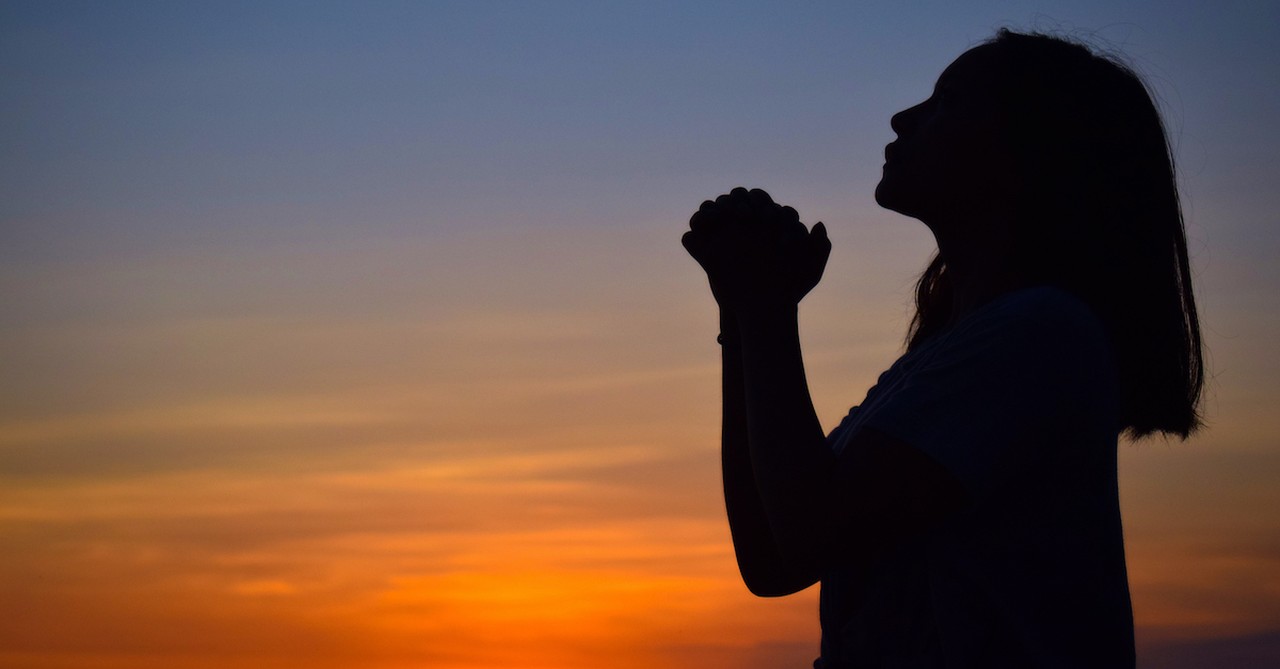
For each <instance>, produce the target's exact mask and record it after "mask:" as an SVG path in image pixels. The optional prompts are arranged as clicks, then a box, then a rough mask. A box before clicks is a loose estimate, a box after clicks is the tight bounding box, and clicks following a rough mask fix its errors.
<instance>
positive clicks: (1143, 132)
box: [877, 30, 1204, 436]
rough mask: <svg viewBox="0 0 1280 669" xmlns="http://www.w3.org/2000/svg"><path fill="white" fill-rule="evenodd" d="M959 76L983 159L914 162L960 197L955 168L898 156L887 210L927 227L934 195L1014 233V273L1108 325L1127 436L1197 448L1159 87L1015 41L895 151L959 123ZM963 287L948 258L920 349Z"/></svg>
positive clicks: (1182, 262) (1039, 43)
mask: <svg viewBox="0 0 1280 669" xmlns="http://www.w3.org/2000/svg"><path fill="white" fill-rule="evenodd" d="M954 72H959V73H960V75H962V76H961V77H960V81H962V82H965V83H967V84H968V86H967V94H969V95H974V96H980V97H981V100H980V101H974V102H971V103H970V104H971V107H970V110H971V111H973V113H976V114H980V115H981V116H982V117H983V118H982V119H980V120H978V119H970V120H968V121H966V124H967V127H968V128H970V129H971V130H973V131H974V135H975V136H976V137H978V139H976V140H975V139H970V140H968V145H966V146H964V147H963V148H964V149H965V150H966V151H969V152H971V153H973V154H974V155H971V156H970V157H967V158H966V157H965V156H964V155H963V154H952V155H940V156H935V157H933V158H930V159H928V160H926V159H924V158H920V157H918V156H915V155H912V154H911V153H909V152H908V153H906V155H905V156H903V157H904V159H905V158H912V159H913V160H917V161H918V163H915V164H930V163H938V164H944V165H947V166H948V167H947V170H949V174H952V175H963V176H960V177H958V181H957V184H958V186H957V187H947V186H945V185H941V184H938V183H937V182H936V179H934V177H937V176H940V175H941V173H942V171H941V170H936V171H934V172H929V171H928V170H924V172H923V173H916V172H909V171H907V170H904V171H903V172H904V173H903V174H897V173H895V172H894V168H895V167H896V165H894V163H895V162H896V160H895V159H897V158H898V157H899V156H898V155H897V154H896V153H895V152H892V151H890V160H889V161H888V162H887V164H886V167H885V179H884V181H883V182H882V183H881V186H880V187H878V188H877V199H878V200H880V201H881V203H882V204H884V205H885V206H887V207H889V208H891V209H894V210H897V211H901V212H903V213H907V214H908V215H912V216H917V217H919V218H921V219H922V220H925V221H926V222H930V221H929V219H928V216H931V215H932V214H933V213H934V212H933V211H931V208H932V207H936V206H941V205H937V204H931V203H928V202H925V201H924V200H922V199H921V198H927V197H933V198H934V199H939V200H940V202H941V203H942V204H943V205H949V204H950V203H951V202H957V203H959V204H960V205H961V206H967V207H970V208H974V209H975V210H976V211H988V212H991V213H992V214H993V215H998V216H999V217H1003V218H1004V219H1006V220H1007V221H1009V223H1008V224H1007V225H1006V227H1005V228H1004V230H1005V234H1007V235H1008V238H1007V240H1006V241H1007V245H1006V247H1005V248H1007V249H1008V251H1007V252H1006V253H1007V257H1006V258H1004V261H1005V263H1006V265H1007V267H1008V270H1009V271H1010V272H1014V273H1016V274H1017V275H1018V276H1019V278H1020V279H1021V281H1022V282H1024V283H1028V284H1052V285H1057V286H1060V287H1062V288H1064V289H1066V290H1069V291H1071V292H1072V293H1074V294H1076V295H1077V296H1078V297H1079V298H1081V299H1082V300H1084V301H1085V302H1087V303H1088V304H1089V305H1090V306H1091V307H1092V308H1093V309H1094V311H1095V312H1096V313H1097V314H1098V316H1099V317H1100V318H1101V319H1102V320H1103V321H1104V323H1105V324H1106V325H1107V328H1108V330H1109V333H1110V336H1111V339H1112V343H1113V345H1114V348H1115V351H1116V355H1117V360H1118V364H1119V368H1120V375H1121V385H1122V390H1123V393H1124V406H1123V407H1122V411H1123V415H1122V422H1123V427H1124V428H1125V429H1127V430H1128V431H1129V433H1130V434H1131V435H1134V436H1143V435H1146V434H1150V433H1152V432H1155V431H1165V432H1171V433H1175V434H1179V435H1182V436H1186V435H1187V434H1188V433H1189V432H1190V431H1192V430H1194V429H1195V428H1196V427H1197V426H1198V425H1199V417H1198V414H1197V407H1198V403H1199V397H1200V389H1201V386H1202V385H1203V375H1204V373H1203V363H1202V360H1201V343H1200V332H1199V324H1198V318H1197V315H1196V308H1195V301H1194V298H1193V295H1192V291H1191V276H1190V271H1189V266H1188V260H1187V251H1186V238H1185V233H1184V231H1183V224H1182V213H1181V207H1180V204H1179V199H1178V190H1177V183H1176V179H1175V176H1174V168H1173V160H1172V157H1171V155H1170V151H1169V146H1168V142H1167V139H1166V134H1165V129H1164V126H1163V124H1162V123H1161V120H1160V115H1159V112H1158V111H1157V109H1156V106H1155V104H1154V102H1153V101H1152V98H1151V95H1150V94H1149V93H1148V91H1147V88H1146V86H1145V85H1144V84H1143V82H1142V80H1141V79H1140V78H1139V77H1138V76H1137V75H1136V74H1135V73H1134V72H1133V71H1132V70H1131V69H1130V68H1128V67H1126V66H1125V65H1123V64H1121V63H1119V62H1118V61H1116V60H1115V59H1113V58H1110V57H1107V56H1105V55H1100V54H1097V53H1095V52H1093V51H1092V50H1091V49H1089V48H1088V47H1086V46H1083V45H1080V44H1077V43H1074V42H1071V41H1067V40H1063V39H1059V38H1056V37H1050V36H1046V35H1037V34H1020V33H1015V32H1011V31H1008V30H1001V31H1000V32H999V33H997V35H996V36H995V37H994V38H993V39H991V40H990V41H988V42H986V43H984V44H982V45H979V46H977V47H975V48H974V49H971V50H970V51H969V52H967V53H966V54H964V55H963V56H961V57H960V58H959V59H957V61H956V62H955V63H954V64H953V65H952V67H950V68H948V70H947V72H944V75H943V77H942V78H940V79H939V91H941V92H942V95H941V96H939V93H938V92H935V95H934V97H932V98H930V101H926V102H925V103H922V106H925V107H926V109H924V110H920V109H919V107H920V106H918V107H913V108H912V109H911V110H907V111H904V112H902V113H901V114H899V115H897V116H895V117H894V129H895V130H897V131H898V132H899V135H900V138H899V140H898V141H895V143H894V144H895V145H896V144H898V143H899V142H904V143H905V147H904V148H906V149H910V148H912V146H913V145H912V142H913V141H918V140H919V138H921V137H928V136H929V133H928V130H929V127H930V126H929V123H931V122H934V121H936V119H938V118H943V119H944V120H945V119H953V118H954V117H956V116H957V114H958V112H957V111H956V110H955V109H954V108H953V109H950V110H948V109H947V106H946V105H947V97H946V91H945V88H944V86H945V84H946V83H947V79H948V75H949V74H952V73H954ZM935 98H939V100H940V102H937V103H936V107H937V109H936V110H935V109H933V107H929V105H931V103H932V102H933V101H934V100H935ZM913 110H916V111H913ZM952 123H953V124H954V123H955V122H954V121H952ZM912 124H918V125H912ZM904 130H905V131H906V132H904ZM984 146H985V147H987V151H986V153H985V154H983V155H976V153H974V152H976V150H977V149H979V148H981V147H984ZM892 148H894V145H891V149H892ZM934 148H936V147H934ZM943 148H955V147H943ZM924 152H925V151H924V149H923V148H922V149H921V153H922V154H923V153H924ZM903 162H904V164H905V165H911V164H913V161H912V160H904V161H903ZM931 180H932V181H931ZM913 198H914V199H913ZM965 198H970V199H976V200H978V201H976V202H974V201H966V199H965ZM930 224H931V226H933V227H936V224H934V223H930ZM935 232H937V230H935ZM949 289H950V288H949V280H948V277H947V269H946V263H945V258H941V257H939V258H935V259H934V261H933V262H932V263H931V264H930V267H929V268H928V269H927V270H926V271H925V274H924V275H923V276H922V277H921V281H920V285H919V287H918V290H917V313H916V318H915V320H914V321H913V323H912V330H911V333H910V334H909V346H913V345H915V344H916V343H918V342H919V341H922V340H923V339H924V338H927V337H928V336H930V335H932V334H933V333H935V332H936V331H937V330H938V329H939V328H941V327H942V325H943V324H945V323H946V322H947V320H948V319H949V316H950V314H949V313H947V312H948V311H949V309H950V304H949V299H941V298H944V297H945V296H946V294H947V292H948V291H949Z"/></svg>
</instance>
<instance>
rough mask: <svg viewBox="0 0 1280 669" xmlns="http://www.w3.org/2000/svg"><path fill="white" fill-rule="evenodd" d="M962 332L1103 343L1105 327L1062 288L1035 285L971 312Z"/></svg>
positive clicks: (1088, 309) (1092, 312) (1071, 294)
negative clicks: (1056, 337)
mask: <svg viewBox="0 0 1280 669" xmlns="http://www.w3.org/2000/svg"><path fill="white" fill-rule="evenodd" d="M971 320H972V322H971V323H969V324H967V325H968V327H967V328H965V329H970V330H979V331H984V332H986V333H988V334H990V333H991V331H993V330H997V329H998V330H1005V331H1009V332H1010V333H1011V334H1016V335H1034V336H1037V338H1039V337H1054V336H1055V335H1056V336H1063V337H1069V338H1070V339H1072V340H1077V341H1078V340H1080V339H1082V338H1083V339H1086V340H1092V341H1104V340H1105V339H1106V335H1105V328H1104V327H1103V324H1102V321H1101V320H1100V319H1099V318H1098V316H1097V314H1095V313H1094V311H1093V309H1092V308H1091V307H1090V306H1089V305H1088V304H1086V303H1085V302H1084V300H1081V299H1080V298H1079V297H1077V296H1076V295H1074V294H1073V293H1071V292H1070V291H1067V290H1065V289H1063V288H1059V287H1057V286H1051V285H1038V286H1031V287H1028V288H1021V289H1018V290H1014V291H1010V292H1008V293H1005V294H1003V295H1001V296H999V297H997V298H995V299H994V300H992V301H991V302H990V303H988V304H987V305H986V306H985V307H983V308H981V309H979V310H978V311H976V312H974V314H973V318H972V319H971Z"/></svg>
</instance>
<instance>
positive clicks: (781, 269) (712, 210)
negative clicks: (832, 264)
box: [681, 188, 831, 309]
mask: <svg viewBox="0 0 1280 669" xmlns="http://www.w3.org/2000/svg"><path fill="white" fill-rule="evenodd" d="M681 242H682V243H683V244H684V247H685V249H686V250H687V251H689V255H691V256H693V258H694V260H697V261H698V264H699V265H701V266H702V269H703V270H705V271H706V272H707V278H708V279H709V280H710V281H711V292H712V294H713V295H715V298H716V302H717V303H719V304H720V306H721V307H726V308H731V309H741V308H748V307H751V306H758V305H777V304H791V305H794V304H796V303H798V302H799V301H800V299H801V298H803V297H804V296H805V295H806V294H808V292H809V291H810V290H812V289H813V287H814V286H816V285H818V281H819V280H820V279H821V278H822V272H823V270H824V269H825V268H826V265H827V258H828V256H830V254H831V241H830V240H829V239H827V229H826V227H825V226H823V225H822V223H816V224H814V226H813V229H812V230H809V229H806V228H805V226H804V224H803V223H801V222H800V216H799V214H797V213H796V210H795V209H792V208H791V207H784V206H782V205H779V204H776V203H775V202H774V201H773V198H771V197H769V194H768V193H766V192H764V191H763V190H760V189H758V188H756V189H752V190H750V191H748V190H747V189H745V188H735V189H733V190H732V191H731V192H729V193H726V194H725V195H721V196H720V197H718V198H716V199H715V201H712V200H707V201H706V202H703V203H702V206H701V207H700V208H699V209H698V211H697V212H695V213H694V214H693V216H692V217H691V218H690V219H689V232H686V233H685V234H684V237H683V238H682V239H681Z"/></svg>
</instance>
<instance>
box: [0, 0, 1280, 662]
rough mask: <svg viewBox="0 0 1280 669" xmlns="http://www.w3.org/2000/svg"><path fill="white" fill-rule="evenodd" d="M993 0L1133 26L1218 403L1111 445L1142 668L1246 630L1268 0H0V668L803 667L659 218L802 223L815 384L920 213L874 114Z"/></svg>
mask: <svg viewBox="0 0 1280 669" xmlns="http://www.w3.org/2000/svg"><path fill="white" fill-rule="evenodd" d="M1004 25H1008V26H1011V27H1015V28H1023V29H1028V28H1030V29H1041V30H1050V31H1057V32H1061V33H1065V34H1069V35H1075V36H1078V37H1082V38H1086V39H1088V40H1089V41H1090V42H1092V43H1094V44H1097V45H1100V46H1106V47H1108V48H1115V49H1118V50H1120V51H1122V52H1123V53H1124V54H1126V55H1127V57H1128V58H1129V60H1130V61H1131V62H1133V63H1134V64H1135V65H1136V67H1137V69H1138V70H1140V71H1141V72H1143V73H1144V74H1145V75H1146V76H1147V77H1148V78H1149V81H1150V83H1151V85H1152V87H1153V89H1154V90H1155V91H1156V93H1157V94H1158V96H1159V98H1160V100H1161V103H1162V106H1163V109H1164V111H1165V114H1166V119H1167V122H1168V124H1169V128H1170V132H1171V136H1172V139H1173V143H1174V145H1175V149H1176V157H1177V159H1178V161H1179V168H1180V171H1181V184H1182V188H1183V193H1184V198H1185V199H1184V202H1185V205H1186V214H1187V230H1188V235H1189V240H1190V246H1191V252H1192V256H1193V264H1194V268H1195V276H1196V280H1197V281H1198V285H1197V292H1198V298H1199V300H1200V305H1201V308H1202V315H1203V325H1204V328H1205V334H1206V343H1207V347H1208V350H1209V358H1208V361H1209V365H1210V372H1211V381H1210V385H1209V389H1208V401H1207V403H1206V412H1207V418H1208V428H1207V429H1206V430H1205V431H1204V432H1203V433H1202V434H1201V435H1199V436H1196V437H1194V438H1193V439H1191V440H1189V441H1187V442H1185V443H1181V442H1165V441H1162V440H1153V441H1147V442H1142V443H1139V444H1136V445H1130V444H1123V445H1122V446H1121V501H1122V506H1123V509H1124V518H1125V533H1126V539H1127V547H1128V556H1129V574H1130V581H1131V586H1132V590H1133V597H1134V612H1135V618H1136V623H1137V626H1138V630H1137V634H1138V644H1139V653H1140V655H1139V659H1140V666H1142V667H1150V668H1153V669H1163V668H1169V669H1203V668H1208V667H1237V668H1245V669H1248V668H1250V667H1264V666H1265V667H1274V666H1280V486H1278V485H1277V479H1280V449H1278V448H1277V446H1278V444H1277V440H1278V437H1280V410H1277V407H1278V406H1280V355H1278V353H1280V351H1278V350H1277V344H1276V342H1277V341H1280V304H1278V303H1277V298H1276V296H1277V294H1280V293H1278V292H1280V262H1277V258H1278V257H1280V213H1278V212H1280V160H1278V159H1277V156H1280V125H1278V124H1277V120H1278V119H1280V3H1275V2H1186V1H1181V0H1177V1H1170V0H1158V1H1157V0H1153V1H1150V2H1121V1H1116V0H1107V1H1101V0H1097V1H1094V0H1087V1H1077V2H1026V1H1012V0H1010V1H1007V2H998V1H995V0H986V1H981V2H955V1H945V2H943V1H939V2H892V1H885V2H839V3H837V2H814V3H793V2H770V3H762V2H736V3H728V2H724V3H710V2H532V1H531V2H478V1H477V2H447V3H446V2H362V3H327V2H296V3H295V2H74V3H73V2H51V1H42V2H13V1H11V0H0V314H3V316H0V666H3V667H6V668H12V669H72V668H75V669H126V668H127V669H162V668H163V669H206V668H213V667H218V668H224V667H231V668H235V669H239V668H246V669H303V668H306V669H338V668H341V669H355V668H360V669H364V668H370V669H425V668H431V669H497V668H511V669H580V668H581V669H586V668H591V669H599V668H601V667H604V668H609V669H615V668H616V669H633V668H635V669H639V668H641V667H670V668H673V669H695V668H696V669H708V668H716V669H719V668H722V667H723V668H726V669H728V668H734V669H799V668H804V667H808V666H809V663H810V662H811V661H812V659H813V657H815V656H816V655H817V639H818V623H817V611H816V602H817V593H816V588H814V589H810V590H808V591H806V592H804V593H802V594H799V595H795V596H792V597H789V598H784V599H773V600H764V599H756V598H753V597H752V596H751V595H750V594H749V593H747V592H746V589H745V588H744V587H743V586H742V584H741V582H740V581H739V580H738V577H737V572H736V567H735V566H734V562H733V556H732V548H731V545H730V543H729V536H728V530H727V527H726V525H725V522H724V519H723V506H722V501H721V498H720V489H719V473H718V451H717V449H718V434H719V425H718V420H719V404H718V402H719V378H718V375H719V351H718V347H717V346H716V343H715V336H716V333H717V327H718V325H717V321H716V314H715V309H714V303H713V301H712V298H711V296H710V293H709V292H708V291H707V289H706V283H705V279H704V277H703V275H702V274H701V272H700V271H699V269H698V268H697V266H696V265H695V264H694V263H693V262H692V261H691V260H690V259H688V257H687V256H685V254H684V251H683V249H682V248H681V247H680V244H679V237H680V234H681V232H682V230H683V229H684V228H685V226H686V222H687V220H688V216H689V214H690V213H691V212H692V211H693V210H694V209H696V208H697V206H698V204H699V203H700V202H701V201H702V200H703V199H705V198H708V197H713V196H715V195H717V194H719V193H722V192H724V191H727V190H728V189H730V188H732V187H734V186H738V185H745V186H749V187H763V188H766V189H768V190H770V192H771V193H773V195H774V197H775V198H776V199H777V200H779V201H782V202H786V203H789V204H792V205H793V206H795V207H796V208H797V209H798V210H799V212H800V215H801V217H802V220H804V221H805V222H806V223H813V222H816V221H819V220H821V221H824V222H825V223H826V225H827V227H828V228H829V230H830V236H831V239H832V242H833V244H834V251H833V252H832V258H831V263H830V266H829V268H828V271H827V275H826V278H825V279H824V282H823V284H822V285H820V286H819V287H818V288H817V289H816V290H815V292H814V293H813V294H812V295H811V296H810V297H808V298H807V299H806V301H805V302H804V304H803V306H802V309H801V318H802V334H803V340H804V346H805V352H806V358H807V360H808V366H809V377H810V382H811V385H812V389H813V394H814V397H815V401H816V403H817V408H818V412H819V416H820V418H821V420H822V422H823V424H824V425H825V426H826V427H827V428H828V429H829V428H831V427H834V425H835V424H836V423H837V422H838V421H839V419H840V418H841V417H842V416H843V415H844V413H845V412H846V411H847V410H848V408H849V407H850V406H851V405H853V404H855V403H857V402H858V401H860V400H861V399H862V397H863V394H864V393H865V391H866V389H867V387H868V386H869V385H870V384H871V382H872V381H873V380H874V379H875V377H876V375H877V374H878V373H879V372H880V371H882V370H883V369H884V368H886V367H887V366H888V365H889V364H890V363H891V362H892V361H893V360H894V358H895V357H896V356H897V355H898V354H899V353H900V352H901V340H902V335H903V332H904V330H905V327H906V322H907V317H908V311H907V307H908V297H909V291H910V286H911V282H912V280H913V278H914V276H915V274H916V273H918V272H919V271H920V269H922V267H923V265H924V263H925V261H926V260H927V258H928V256H929V254H930V252H931V250H932V238H931V237H930V236H929V235H928V233H927V231H926V230H925V229H924V228H923V226H921V225H920V224H919V223H918V222H916V221H913V220H910V219H906V218H903V217H901V216H897V215H894V214H891V213H889V212H886V211H884V210H881V209H879V208H877V207H876V205H875V203H874V201H873V199H872V191H873V188H874V186H875V183H876V181H877V179H878V178H879V173H880V166H881V164H882V149H883V146H884V144H885V143H887V142H888V141H890V140H891V139H892V138H893V133H892V132H891V131H890V129H889V117H890V116H891V115H892V114H893V113H894V112H896V111H898V110H900V109H902V108H905V107H907V106H910V105H912V104H914V103H916V102H918V101H919V100H921V99H923V98H924V97H927V95H928V93H929V91H930V89H931V87H932V86H933V81H934V79H935V77H936V76H937V75H938V73H939V72H941V70H942V69H943V68H944V67H945V66H946V65H947V64H948V63H949V62H950V61H951V60H952V59H953V58H955V57H956V56H957V55H959V54H960V53H961V52H962V51H964V50H965V49H966V48H967V47H968V46H970V45H972V44H974V43H975V42H977V41H979V40H982V39H984V38H986V37H988V36H990V35H991V34H992V33H993V31H994V30H995V29H996V28H998V27H1000V26H1004Z"/></svg>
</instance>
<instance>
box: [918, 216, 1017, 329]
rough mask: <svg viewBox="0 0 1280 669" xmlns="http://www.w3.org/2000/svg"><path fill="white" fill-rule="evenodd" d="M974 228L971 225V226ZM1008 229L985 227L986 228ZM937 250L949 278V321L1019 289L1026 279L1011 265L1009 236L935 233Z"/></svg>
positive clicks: (953, 320)
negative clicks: (949, 235)
mask: <svg viewBox="0 0 1280 669" xmlns="http://www.w3.org/2000/svg"><path fill="white" fill-rule="evenodd" d="M970 229H974V228H970ZM1001 229H1007V228H1006V227H1005V226H986V227H985V230H987V231H998V230H1001ZM935 237H936V238H937V240H938V252H939V254H941V256H942V260H943V262H945V263H946V266H947V274H948V275H949V276H950V279H951V290H952V293H951V322H952V323H954V322H955V321H957V320H959V319H960V318H963V317H964V316H965V315H967V314H969V313H970V312H972V311H974V310H975V309H977V308H979V307H981V306H982V305H984V304H986V303H987V302H990V301H991V300H993V299H995V298H996V297H999V296H1000V295H1003V294H1005V293H1008V292H1010V291H1013V290H1017V289H1019V288H1024V287H1026V285H1027V282H1026V281H1025V280H1024V278H1023V277H1022V276H1021V275H1020V273H1019V272H1017V271H1015V270H1014V268H1013V267H1012V263H1011V262H1010V261H1011V258H1012V248H1011V244H1010V243H1009V241H1008V237H1009V236H1008V235H1004V234H991V235H984V236H981V237H979V236H977V235H964V236H961V237H959V238H948V237H946V236H943V235H937V234H936V233H935Z"/></svg>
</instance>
